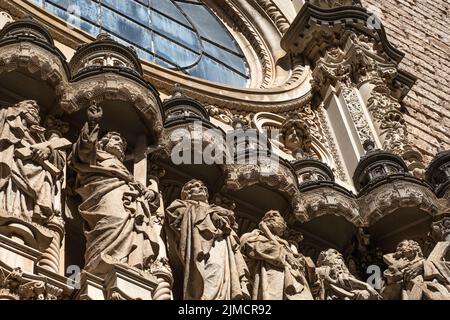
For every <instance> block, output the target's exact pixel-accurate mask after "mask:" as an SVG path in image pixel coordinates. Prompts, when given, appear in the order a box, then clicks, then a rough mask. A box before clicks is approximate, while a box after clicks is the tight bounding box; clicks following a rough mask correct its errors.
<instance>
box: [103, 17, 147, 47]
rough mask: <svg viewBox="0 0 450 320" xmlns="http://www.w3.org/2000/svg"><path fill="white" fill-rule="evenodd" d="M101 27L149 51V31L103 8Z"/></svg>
mask: <svg viewBox="0 0 450 320" xmlns="http://www.w3.org/2000/svg"><path fill="white" fill-rule="evenodd" d="M102 14H103V18H102V22H103V27H104V28H105V29H106V30H108V31H110V32H112V33H114V34H115V35H116V36H120V37H121V38H123V39H126V40H127V41H130V42H131V43H136V44H139V45H141V46H142V47H144V48H145V49H149V50H151V49H152V48H151V43H152V39H151V34H150V31H149V30H148V29H146V28H144V27H142V26H140V25H138V24H137V23H135V22H132V21H131V20H129V19H126V18H125V17H123V16H120V15H118V14H116V13H115V12H114V11H112V10H110V9H107V8H103V11H102Z"/></svg>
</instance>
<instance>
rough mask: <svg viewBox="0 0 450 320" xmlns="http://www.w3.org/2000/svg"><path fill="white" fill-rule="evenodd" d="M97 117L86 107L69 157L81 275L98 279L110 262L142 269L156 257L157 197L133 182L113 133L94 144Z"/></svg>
mask: <svg viewBox="0 0 450 320" xmlns="http://www.w3.org/2000/svg"><path fill="white" fill-rule="evenodd" d="M102 115H103V111H102V109H101V108H100V107H98V106H97V105H95V104H92V105H91V106H90V107H89V109H88V110H87V117H88V122H87V123H86V124H85V126H84V127H83V129H82V130H81V133H80V136H79V138H78V141H77V142H76V143H75V145H74V147H73V152H72V155H71V165H72V167H73V169H74V170H75V171H76V172H77V181H76V192H77V193H78V194H79V195H80V196H81V199H82V203H81V204H80V206H79V212H80V215H81V217H82V218H83V219H84V221H85V236H86V253H85V260H86V263H85V270H86V271H88V272H91V273H93V274H96V275H99V276H103V275H104V274H105V273H107V272H108V270H109V266H110V264H111V261H115V262H117V263H121V264H125V265H128V266H131V267H135V268H137V269H140V270H148V269H149V267H150V264H151V263H152V262H153V261H154V260H156V258H157V256H158V253H159V245H158V235H157V233H156V232H155V230H154V228H153V221H152V220H153V219H152V216H153V215H154V213H155V211H156V209H157V208H158V207H159V197H158V195H157V194H156V193H155V192H153V191H151V190H149V189H147V188H145V187H144V186H143V185H142V184H140V183H139V182H137V181H135V179H134V177H133V175H132V174H131V173H130V172H129V171H128V169H127V168H126V167H125V165H124V164H123V159H124V156H125V150H126V142H125V140H124V139H123V138H122V137H121V135H120V134H119V133H117V132H109V133H107V134H106V135H105V136H104V137H103V138H102V139H100V140H99V131H100V126H99V121H100V119H101V117H102Z"/></svg>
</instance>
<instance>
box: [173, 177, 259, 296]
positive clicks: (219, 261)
mask: <svg viewBox="0 0 450 320" xmlns="http://www.w3.org/2000/svg"><path fill="white" fill-rule="evenodd" d="M166 219H167V220H166V221H167V222H166V223H167V224H166V227H167V228H166V229H167V232H168V234H169V237H170V238H172V240H173V242H174V243H175V248H173V249H172V250H175V252H173V254H174V255H176V256H177V257H178V259H179V260H180V261H178V263H179V264H180V265H182V266H184V268H183V269H184V270H183V272H184V275H183V299H185V300H230V299H232V300H241V299H248V298H249V297H250V294H249V291H248V268H247V265H246V263H245V261H244V258H243V256H242V254H241V252H240V245H239V238H238V236H237V234H236V231H235V228H236V227H237V226H236V220H235V216H234V212H233V211H231V210H228V209H225V208H223V207H220V206H217V205H214V204H210V203H209V202H208V189H207V188H206V186H205V185H204V184H203V182H201V181H199V180H191V181H189V182H188V183H186V184H185V185H184V186H183V189H182V190H181V200H175V201H174V202H172V204H171V205H170V206H169V207H168V208H167V209H166Z"/></svg>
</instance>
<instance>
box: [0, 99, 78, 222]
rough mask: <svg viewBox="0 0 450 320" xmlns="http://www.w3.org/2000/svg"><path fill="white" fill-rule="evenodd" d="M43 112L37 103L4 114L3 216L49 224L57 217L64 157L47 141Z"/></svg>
mask: <svg viewBox="0 0 450 320" xmlns="http://www.w3.org/2000/svg"><path fill="white" fill-rule="evenodd" d="M39 112H40V108H39V105H38V104H37V103H36V101H33V100H26V101H22V102H19V103H17V104H15V105H13V106H11V107H9V108H6V109H1V110H0V215H8V216H14V217H17V218H20V219H22V220H25V221H33V222H37V223H40V224H45V222H47V221H48V220H49V219H50V218H51V217H52V216H53V215H55V208H54V197H55V194H56V191H55V185H56V181H57V180H58V179H59V178H61V171H60V170H61V169H62V168H63V167H64V157H63V156H62V155H61V154H60V153H59V151H57V150H56V148H53V146H52V145H51V143H50V142H49V141H48V140H47V138H48V137H47V136H46V133H47V132H46V129H45V128H43V127H41V126H40V122H41V118H40V115H39ZM67 142H69V141H67ZM69 143H70V142H69ZM22 150H26V151H28V152H29V154H28V156H21V155H23V153H21V151H22ZM50 167H51V168H53V171H51V170H49V169H50ZM58 172H59V173H58Z"/></svg>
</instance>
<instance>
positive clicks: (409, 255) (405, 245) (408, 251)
mask: <svg viewBox="0 0 450 320" xmlns="http://www.w3.org/2000/svg"><path fill="white" fill-rule="evenodd" d="M394 257H395V258H397V259H399V258H406V259H408V260H410V261H412V260H414V259H416V258H423V253H422V249H421V248H420V245H419V244H418V243H417V242H416V241H413V240H403V241H402V242H400V243H399V244H398V246H397V250H396V252H395V254H394Z"/></svg>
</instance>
